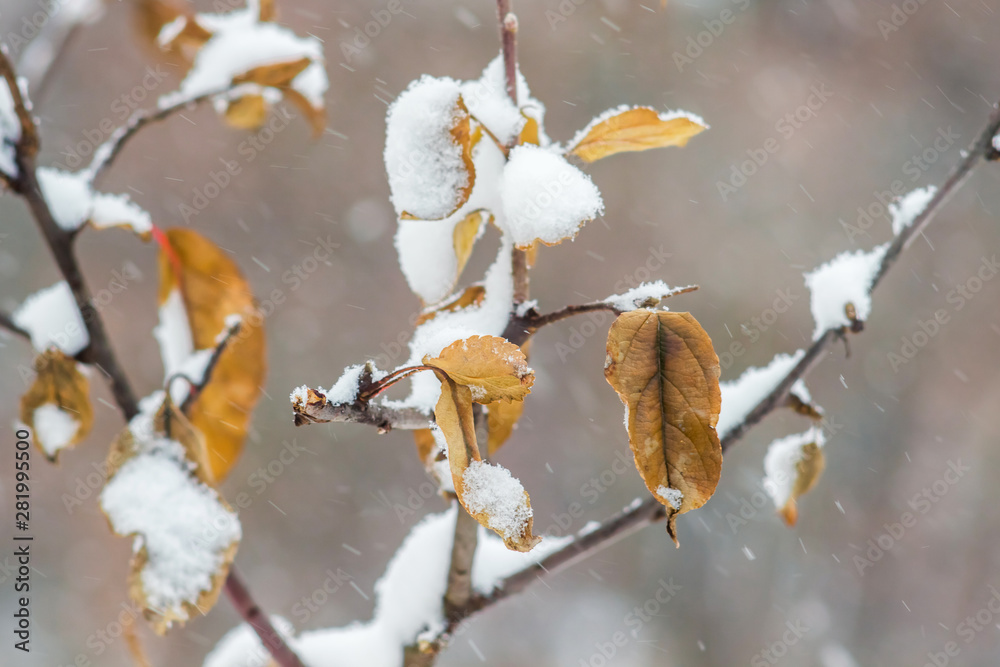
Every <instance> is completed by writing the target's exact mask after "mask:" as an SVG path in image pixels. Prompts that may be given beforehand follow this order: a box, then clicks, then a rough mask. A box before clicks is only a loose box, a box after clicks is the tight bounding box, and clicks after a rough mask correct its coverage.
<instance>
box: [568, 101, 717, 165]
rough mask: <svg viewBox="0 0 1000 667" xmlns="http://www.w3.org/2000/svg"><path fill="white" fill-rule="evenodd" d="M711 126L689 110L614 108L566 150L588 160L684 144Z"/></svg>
mask: <svg viewBox="0 0 1000 667" xmlns="http://www.w3.org/2000/svg"><path fill="white" fill-rule="evenodd" d="M706 129H708V125H706V124H705V122H704V121H703V120H701V119H700V118H698V117H697V116H694V115H692V114H688V113H685V112H670V113H660V112H658V111H656V109H651V108H649V107H634V108H628V107H620V108H618V109H611V110H609V111H607V112H605V113H604V114H602V115H600V116H598V117H597V118H595V119H594V120H593V121H591V122H590V124H589V125H587V127H585V128H584V129H583V130H581V131H580V132H578V133H577V135H576V137H574V138H573V141H571V142H570V146H569V148H567V149H566V152H567V153H568V154H571V155H575V156H576V157H578V158H580V159H581V160H583V161H584V162H594V161H596V160H600V159H601V158H604V157H608V156H609V155H615V154H616V153H625V152H633V151H645V150H649V149H650V148H663V147H665V146H684V145H686V144H687V142H688V140H689V139H690V138H691V137H693V136H695V135H696V134H698V133H699V132H702V131H703V130H706Z"/></svg>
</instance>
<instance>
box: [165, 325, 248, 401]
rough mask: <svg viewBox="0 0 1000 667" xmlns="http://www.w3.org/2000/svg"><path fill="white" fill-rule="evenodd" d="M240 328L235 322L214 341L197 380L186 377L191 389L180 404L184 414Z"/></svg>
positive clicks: (210, 376) (205, 384)
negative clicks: (193, 380) (213, 346)
mask: <svg viewBox="0 0 1000 667" xmlns="http://www.w3.org/2000/svg"><path fill="white" fill-rule="evenodd" d="M241 329H242V323H241V322H236V323H235V324H233V325H232V326H231V327H229V328H228V329H226V330H225V331H224V332H223V334H222V339H221V340H219V342H218V343H216V345H215V349H213V350H212V356H210V357H209V358H208V363H206V364H205V371H204V373H203V374H202V376H201V380H200V381H199V382H191V380H190V378H187V379H188V381H189V382H191V391H190V392H189V393H188V395H187V398H185V399H184V403H183V404H182V405H181V412H183V413H184V414H188V412H190V410H191V406H192V405H194V402H195V401H196V400H198V396H199V395H200V394H201V392H202V391H203V390H204V389H205V387H206V386H207V385H208V383H209V381H210V380H211V379H212V373H214V372H215V367H216V366H218V365H219V359H221V358H222V353H223V352H225V351H226V348H228V347H229V343H230V342H231V341H232V340H233V337H235V336H236V335H237V334H238V333H239V332H240V330H241ZM169 386H170V379H168V380H167V387H169Z"/></svg>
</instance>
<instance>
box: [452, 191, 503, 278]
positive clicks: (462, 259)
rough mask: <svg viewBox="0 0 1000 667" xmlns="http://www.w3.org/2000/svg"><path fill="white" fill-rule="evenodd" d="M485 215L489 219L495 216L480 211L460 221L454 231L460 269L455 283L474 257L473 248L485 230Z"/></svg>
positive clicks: (456, 272) (453, 238)
mask: <svg viewBox="0 0 1000 667" xmlns="http://www.w3.org/2000/svg"><path fill="white" fill-rule="evenodd" d="M484 213H485V214H486V215H487V216H489V218H488V219H490V220H492V219H493V216H492V215H491V214H490V213H489V212H488V211H485V210H484V209H479V210H478V211H473V212H472V213H470V214H469V215H467V216H465V218H463V219H462V220H460V221H459V222H458V223H457V224H456V225H455V229H454V230H453V231H452V242H453V243H454V246H455V259H456V260H457V261H458V268H457V269H456V270H455V282H458V279H459V277H460V276H461V275H462V270H463V269H465V265H466V263H468V261H469V257H470V256H472V247H473V246H474V245H475V244H476V239H477V238H478V237H479V230H481V229H482V228H483V214H484Z"/></svg>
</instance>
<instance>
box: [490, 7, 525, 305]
mask: <svg viewBox="0 0 1000 667" xmlns="http://www.w3.org/2000/svg"><path fill="white" fill-rule="evenodd" d="M497 22H498V23H499V25H500V45H501V48H502V49H503V71H504V82H505V83H506V86H507V96H508V97H510V99H511V101H512V102H513V103H514V106H515V107H516V106H518V104H517V17H516V16H515V15H514V13H513V12H512V11H511V8H510V0H497ZM514 141H515V142H516V141H517V138H516V137H515V138H514ZM511 272H512V274H513V276H514V304H515V305H517V304H521V303H524V302H525V301H527V300H528V298H529V296H530V294H531V281H530V279H529V277H528V253H527V252H526V251H524V250H521V249H519V248H514V252H513V254H512V256H511Z"/></svg>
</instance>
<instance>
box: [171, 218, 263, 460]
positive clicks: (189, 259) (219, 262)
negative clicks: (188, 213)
mask: <svg viewBox="0 0 1000 667" xmlns="http://www.w3.org/2000/svg"><path fill="white" fill-rule="evenodd" d="M158 240H159V241H160V243H161V245H162V247H161V251H160V261H159V264H160V291H159V302H160V326H159V327H158V328H157V330H156V334H157V338H158V339H159V341H160V346H161V351H162V352H163V358H164V366H165V368H166V374H167V377H168V379H169V378H171V377H173V376H175V375H183V376H185V377H187V378H188V379H190V380H191V381H193V382H195V383H200V382H201V381H202V380H204V379H205V378H202V377H199V376H198V373H199V372H201V373H203V372H204V364H199V363H197V362H198V360H199V359H200V358H205V355H206V354H207V353H210V351H211V350H214V348H215V346H216V343H217V340H218V339H219V336H220V334H222V333H223V332H224V331H226V330H227V329H228V326H227V321H228V320H230V318H232V317H233V316H240V317H243V324H242V326H241V327H240V330H239V333H238V334H236V335H235V336H234V337H233V339H232V340H231V341H229V343H228V344H227V345H226V347H225V349H224V350H223V351H222V353H221V355H219V358H218V360H217V362H216V363H215V366H214V368H213V369H212V373H211V377H210V378H209V379H208V381H207V384H205V386H204V387H203V388H202V390H201V391H200V393H199V394H198V396H197V398H196V399H195V400H194V402H193V404H192V405H190V406H187V407H186V409H187V412H188V415H189V417H190V419H191V422H192V423H193V424H194V426H195V427H196V428H197V429H198V430H199V431H200V432H201V433H202V434H204V437H205V442H206V446H207V448H208V458H209V462H210V466H211V469H212V473H213V476H214V478H215V479H222V478H224V477H225V476H226V474H227V473H228V472H229V470H230V469H231V467H232V466H233V464H234V463H235V462H236V459H237V457H238V456H239V454H240V452H241V451H242V448H243V441H244V440H245V438H246V433H247V429H248V427H249V424H250V416H251V413H252V412H253V408H254V406H255V405H256V403H257V400H258V399H259V398H260V393H261V390H260V387H261V385H263V383H264V375H265V372H266V354H265V338H264V328H263V322H262V318H261V317H260V316H259V315H258V314H257V311H256V309H255V307H254V301H253V295H252V294H251V292H250V288H249V285H248V284H247V282H246V280H245V279H244V278H243V275H242V273H241V272H240V270H239V268H238V267H237V266H236V264H235V263H234V262H233V261H232V260H231V259H230V258H229V257H228V256H227V255H226V254H225V253H224V252H223V251H222V250H221V249H220V248H219V247H218V246H216V245H215V244H214V243H212V242H211V241H209V240H208V239H206V238H205V237H204V236H202V235H201V234H198V233H197V232H195V231H192V230H188V229H171V230H168V231H167V232H166V233H165V234H164V235H162V236H161V237H160V238H159V239H158ZM192 375H194V376H195V377H191V376H192ZM172 386H173V385H172ZM175 399H176V400H177V402H178V403H183V401H184V397H183V396H179V397H175Z"/></svg>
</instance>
